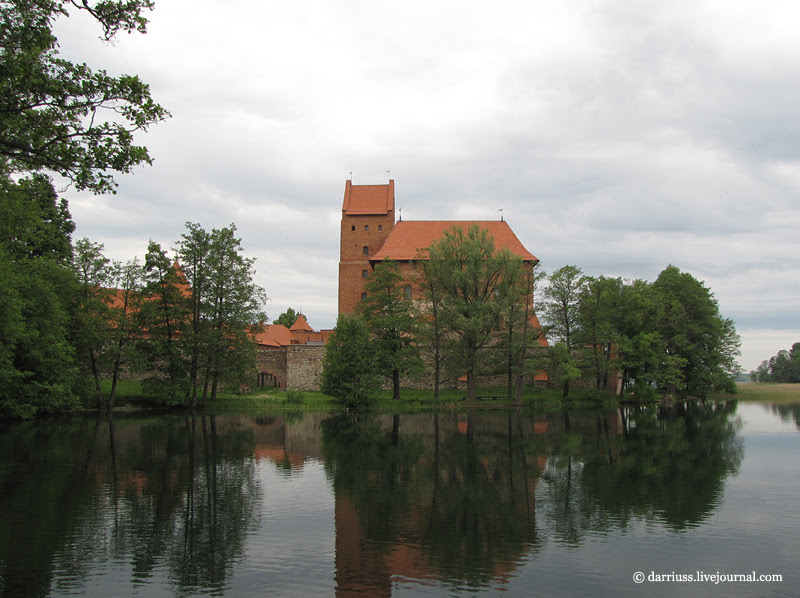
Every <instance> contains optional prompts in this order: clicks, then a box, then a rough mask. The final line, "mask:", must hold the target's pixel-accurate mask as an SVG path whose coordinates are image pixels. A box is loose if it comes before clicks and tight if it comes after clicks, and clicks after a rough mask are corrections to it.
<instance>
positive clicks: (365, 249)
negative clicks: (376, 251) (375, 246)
mask: <svg viewBox="0 0 800 598" xmlns="http://www.w3.org/2000/svg"><path fill="white" fill-rule="evenodd" d="M361 253H363V254H364V255H369V247H368V246H367V245H364V249H362V250H361Z"/></svg>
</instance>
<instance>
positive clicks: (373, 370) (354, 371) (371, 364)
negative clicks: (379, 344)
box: [321, 314, 380, 407]
mask: <svg viewBox="0 0 800 598" xmlns="http://www.w3.org/2000/svg"><path fill="white" fill-rule="evenodd" d="M379 389H380V378H379V376H378V361H377V355H376V351H375V347H374V344H373V341H372V339H371V337H370V332H369V327H368V326H367V323H366V322H365V321H364V319H363V318H361V317H360V316H357V315H348V314H341V315H340V316H339V317H338V319H337V320H336V328H335V329H334V330H333V332H332V333H331V336H330V338H329V339H328V343H327V348H326V351H325V358H324V360H323V362H322V384H321V390H322V392H324V393H325V394H327V395H330V396H332V397H335V398H336V399H338V400H339V401H340V402H341V403H342V404H343V405H346V406H349V407H364V406H366V405H369V403H371V402H372V400H373V399H374V397H375V394H376V393H377V392H378V390H379Z"/></svg>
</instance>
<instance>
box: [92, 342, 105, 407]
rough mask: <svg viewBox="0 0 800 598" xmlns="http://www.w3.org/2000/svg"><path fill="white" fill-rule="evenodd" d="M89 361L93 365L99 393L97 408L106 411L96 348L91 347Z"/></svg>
mask: <svg viewBox="0 0 800 598" xmlns="http://www.w3.org/2000/svg"><path fill="white" fill-rule="evenodd" d="M89 363H90V364H91V366H92V376H93V377H94V390H95V392H96V393H97V408H98V409H99V410H100V411H105V409H106V405H105V404H104V403H103V391H102V390H101V388H100V371H99V370H98V369H97V357H96V356H95V354H94V349H89Z"/></svg>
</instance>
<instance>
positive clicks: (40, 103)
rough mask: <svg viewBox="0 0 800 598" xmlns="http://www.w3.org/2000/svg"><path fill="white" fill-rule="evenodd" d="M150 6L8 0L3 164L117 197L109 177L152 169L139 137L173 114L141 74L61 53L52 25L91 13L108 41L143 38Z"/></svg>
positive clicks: (144, 1)
mask: <svg viewBox="0 0 800 598" xmlns="http://www.w3.org/2000/svg"><path fill="white" fill-rule="evenodd" d="M152 8H153V3H152V2H151V1H150V0H101V1H99V2H94V3H92V2H90V1H89V0H84V1H83V2H78V1H76V0H9V1H7V2H2V3H0V58H1V59H0V162H2V163H3V164H5V166H6V167H7V168H8V169H9V170H10V171H11V172H35V171H42V170H46V171H51V172H54V173H57V174H59V175H61V176H63V177H65V178H67V179H68V180H70V181H71V182H72V183H74V184H75V186H76V188H77V189H89V190H92V191H94V192H96V193H107V192H113V191H114V188H115V186H116V185H115V183H114V180H113V177H112V175H111V174H110V173H109V171H116V172H130V171H131V169H132V168H133V167H134V166H136V165H138V164H141V163H146V164H150V163H151V162H152V159H151V158H150V156H149V154H148V152H147V149H146V148H145V147H143V146H137V145H135V144H134V139H133V135H134V133H135V132H136V131H139V130H144V129H146V128H147V127H148V126H149V125H151V124H153V123H156V122H159V121H161V120H164V119H165V118H167V117H168V116H169V114H168V112H167V111H166V110H165V109H164V108H162V107H161V106H159V105H158V104H156V103H155V102H154V101H153V100H152V98H151V97H150V90H149V87H148V86H147V85H146V84H145V83H143V82H142V81H141V80H139V78H138V77H136V76H131V75H121V76H119V77H112V76H110V75H108V74H107V73H106V72H105V71H102V70H100V71H96V72H95V71H92V70H91V69H90V68H89V67H88V66H87V65H86V64H75V63H72V62H69V61H67V60H64V59H63V58H60V57H59V54H58V46H59V44H58V39H57V38H56V36H55V34H54V32H53V27H54V24H55V21H56V20H57V19H58V18H60V17H67V16H69V14H70V11H83V12H86V13H88V14H90V15H91V16H92V17H93V18H94V19H95V20H96V21H97V22H98V23H99V25H100V27H101V29H102V35H103V38H104V39H105V40H107V41H108V40H111V39H112V38H113V37H114V36H115V35H116V34H117V33H118V32H120V31H124V32H133V31H139V32H145V30H146V24H147V19H146V18H145V17H144V15H143V12H144V11H145V10H151V9H152Z"/></svg>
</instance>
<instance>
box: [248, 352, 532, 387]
mask: <svg viewBox="0 0 800 598" xmlns="http://www.w3.org/2000/svg"><path fill="white" fill-rule="evenodd" d="M324 357H325V346H323V345H289V346H288V347H264V346H262V347H259V349H258V368H259V372H269V373H271V374H273V375H275V376H276V377H277V378H278V382H279V385H280V388H282V389H285V390H307V391H317V390H319V388H320V384H321V381H322V360H323V359H324ZM427 366H428V367H426V368H425V371H424V372H423V373H422V375H421V376H419V377H415V378H413V379H411V378H407V377H403V379H402V380H401V385H402V387H403V388H409V389H418V390H432V389H433V367H432V366H430V364H429V363H428V364H427ZM476 377H477V383H478V386H479V387H489V386H495V387H501V388H503V387H505V385H506V384H507V382H508V378H507V376H506V374H505V373H500V374H495V375H492V374H486V373H485V372H484V373H478V375H477V376H476ZM439 383H440V386H441V388H444V389H447V388H452V389H461V390H466V388H467V382H466V380H459V379H458V377H452V376H448V375H447V373H446V372H444V371H442V373H441V378H440V381H439ZM525 383H526V384H530V383H531V380H530V377H529V376H526V380H525ZM384 387H385V388H387V389H388V388H391V381H390V380H389V379H387V380H386V381H385V383H384Z"/></svg>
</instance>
